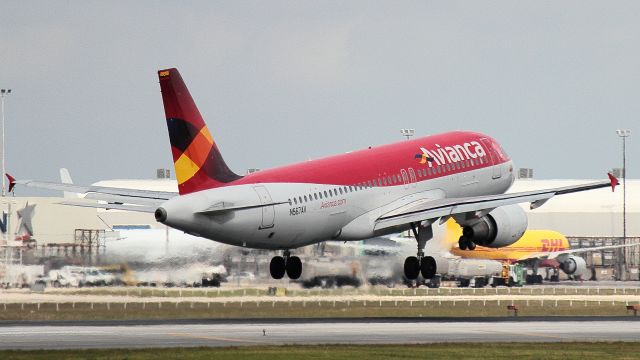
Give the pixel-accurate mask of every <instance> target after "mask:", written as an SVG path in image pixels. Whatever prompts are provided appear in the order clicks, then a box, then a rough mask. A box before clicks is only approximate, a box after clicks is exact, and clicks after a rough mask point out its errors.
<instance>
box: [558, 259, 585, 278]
mask: <svg viewBox="0 0 640 360" xmlns="http://www.w3.org/2000/svg"><path fill="white" fill-rule="evenodd" d="M560 269H561V270H562V271H564V272H565V273H566V274H567V275H573V276H579V277H580V278H582V279H584V278H585V277H586V276H588V275H589V269H588V268H587V262H586V261H584V259H583V258H581V257H579V256H573V255H569V256H568V257H567V258H566V259H565V260H563V261H562V262H560Z"/></svg>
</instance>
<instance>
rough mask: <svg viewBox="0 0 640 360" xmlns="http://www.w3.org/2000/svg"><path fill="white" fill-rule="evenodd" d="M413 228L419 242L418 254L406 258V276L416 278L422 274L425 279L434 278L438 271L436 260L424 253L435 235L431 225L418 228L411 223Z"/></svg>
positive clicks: (411, 278) (410, 278)
mask: <svg viewBox="0 0 640 360" xmlns="http://www.w3.org/2000/svg"><path fill="white" fill-rule="evenodd" d="M411 230H412V231H413V235H414V236H415V238H416V241H417V242H418V254H417V256H409V257H408V258H406V259H405V261H404V276H405V277H406V278H407V279H409V280H415V279H417V278H418V275H420V274H422V277H423V278H425V279H433V278H434V277H435V276H436V272H437V265H436V260H435V259H434V258H433V257H432V256H425V255H424V247H425V245H426V244H427V241H428V240H429V239H431V238H432V237H433V230H432V229H431V225H427V226H420V227H419V229H418V228H417V227H416V225H415V224H411Z"/></svg>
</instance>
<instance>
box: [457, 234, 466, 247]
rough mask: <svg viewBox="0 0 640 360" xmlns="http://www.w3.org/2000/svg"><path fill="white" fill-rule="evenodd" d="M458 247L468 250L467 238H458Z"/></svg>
mask: <svg viewBox="0 0 640 360" xmlns="http://www.w3.org/2000/svg"><path fill="white" fill-rule="evenodd" d="M458 247H459V248H460V250H467V239H465V238H464V237H462V236H460V240H458Z"/></svg>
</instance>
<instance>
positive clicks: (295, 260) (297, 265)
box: [269, 250, 302, 280]
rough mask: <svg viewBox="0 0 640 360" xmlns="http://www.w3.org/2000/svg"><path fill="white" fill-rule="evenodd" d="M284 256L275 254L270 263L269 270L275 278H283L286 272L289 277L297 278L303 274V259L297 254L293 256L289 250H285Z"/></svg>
mask: <svg viewBox="0 0 640 360" xmlns="http://www.w3.org/2000/svg"><path fill="white" fill-rule="evenodd" d="M283 255H284V256H274V257H273V258H272V259H271V263H270V264H269V272H270V273H271V277H272V278H274V279H282V278H283V277H284V274H285V273H286V274H287V276H288V277H289V279H291V280H297V279H299V278H300V275H301V274H302V260H300V258H299V257H297V256H291V253H290V252H289V250H285V251H284V253H283Z"/></svg>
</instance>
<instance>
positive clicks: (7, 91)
mask: <svg viewBox="0 0 640 360" xmlns="http://www.w3.org/2000/svg"><path fill="white" fill-rule="evenodd" d="M9 94H11V89H0V99H2V125H1V126H2V174H0V176H1V177H2V197H5V196H7V190H6V189H7V188H6V185H5V180H4V178H5V175H4V174H6V172H7V169H6V168H5V151H4V149H5V146H4V98H5V97H7V95H9Z"/></svg>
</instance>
